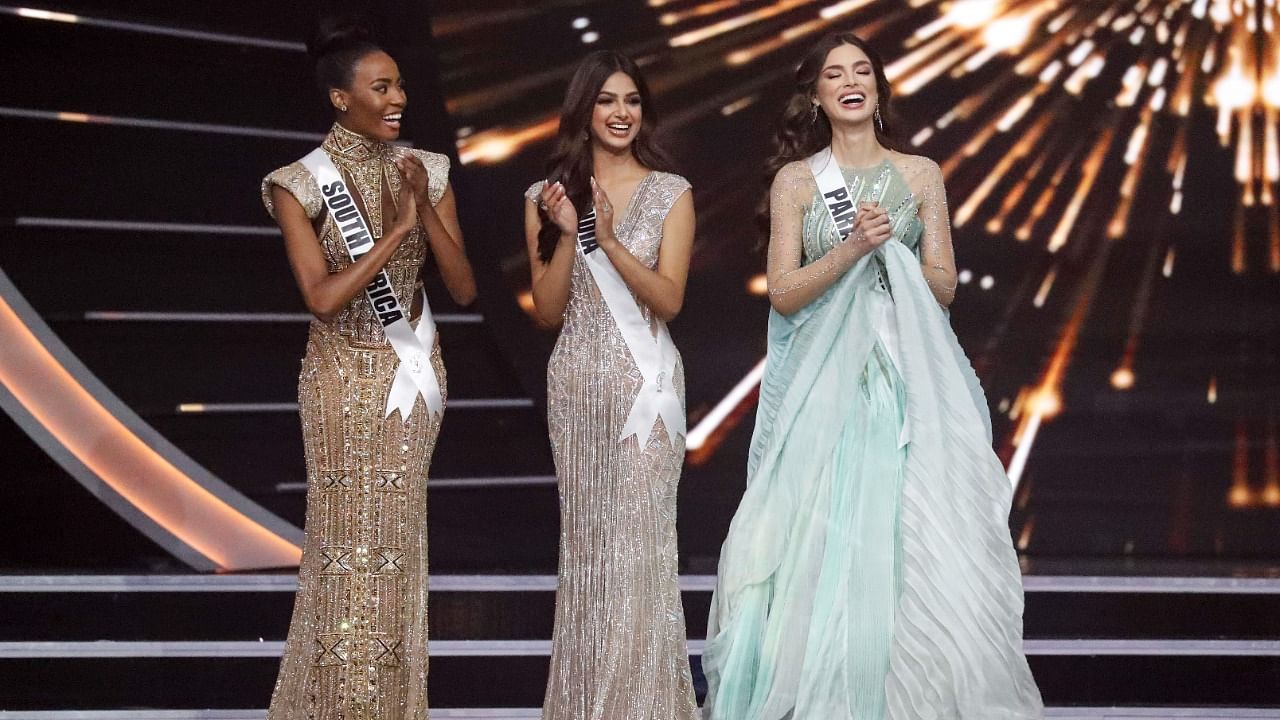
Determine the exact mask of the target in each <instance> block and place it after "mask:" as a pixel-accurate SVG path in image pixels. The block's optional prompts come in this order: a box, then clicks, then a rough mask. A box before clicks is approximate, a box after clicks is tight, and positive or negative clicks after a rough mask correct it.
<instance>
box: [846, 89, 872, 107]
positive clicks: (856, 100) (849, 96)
mask: <svg viewBox="0 0 1280 720" xmlns="http://www.w3.org/2000/svg"><path fill="white" fill-rule="evenodd" d="M866 102H867V96H866V95H864V94H863V93H860V92H851V93H845V94H844V95H841V96H840V104H841V105H843V106H845V107H847V108H860V107H862V106H863V105H864V104H865V103H866Z"/></svg>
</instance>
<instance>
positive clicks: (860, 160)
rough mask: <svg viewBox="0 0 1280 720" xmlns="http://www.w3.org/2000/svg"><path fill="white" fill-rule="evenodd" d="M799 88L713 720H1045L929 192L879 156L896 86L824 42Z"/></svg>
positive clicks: (706, 661) (781, 184)
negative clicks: (952, 322)
mask: <svg viewBox="0 0 1280 720" xmlns="http://www.w3.org/2000/svg"><path fill="white" fill-rule="evenodd" d="M796 79H797V91H796V93H795V95H794V97H793V98H792V99H791V101H790V103H789V104H788V106H787V110H786V113H785V114H784V120H783V125H782V128H781V130H780V132H779V133H778V137H777V153H776V155H775V157H774V158H773V160H772V161H771V170H774V171H776V175H775V176H774V180H773V187H772V190H771V194H770V202H769V215H770V237H769V255H768V281H769V298H770V302H771V304H772V305H773V310H772V312H771V313H770V317H769V359H768V363H767V366H766V370H765V375H764V378H763V381H762V384H761V388H760V406H759V410H758V414H757V418H756V430H755V436H754V437H753V438H752V446H751V454H750V458H749V461H748V481H747V491H746V494H745V495H744V496H743V499H742V504H741V505H740V506H739V508H738V512H737V514H736V515H735V516H734V519H733V523H732V525H731V526H730V530H729V537H728V539H727V540H726V542H725V544H724V548H723V550H722V552H721V556H720V573H719V578H718V584H717V589H716V593H715V597H714V600H713V602H712V610H711V617H710V620H709V627H708V631H707V632H708V641H707V648H706V651H705V653H704V655H703V668H704V669H705V671H706V674H707V680H708V685H709V694H708V697H707V702H706V707H705V709H704V714H705V716H706V717H707V718H714V719H716V720H720V719H724V720H780V719H781V718H787V719H788V720H842V719H846V720H853V719H856V720H881V719H885V718H887V719H891V720H908V719H910V720H916V719H918V718H939V719H941V718H966V719H970V718H971V719H973V720H1003V719H1011V718H1038V717H1041V715H1042V708H1041V701H1040V695H1039V691H1038V690H1037V689H1036V686H1035V683H1034V681H1033V680H1032V677H1031V673H1030V671H1029V669H1028V667H1027V663H1026V660H1025V658H1024V657H1023V654H1022V618H1021V613H1022V585H1021V577H1020V575H1019V572H1018V565H1017V559H1016V556H1015V554H1014V552H1013V548H1012V545H1011V543H1010V538H1009V530H1008V521H1007V513H1008V508H1009V501H1010V487H1009V482H1008V480H1007V479H1006V477H1005V474H1004V472H1003V468H1002V467H1001V466H1000V463H999V461H998V460H997V458H996V456H995V454H994V453H993V452H992V450H991V444H990V443H991V440H990V425H989V422H990V421H989V418H988V416H987V410H986V404H985V400H983V398H982V394H981V389H980V388H979V387H978V384H977V378H976V377H975V376H974V374H973V371H972V369H971V368H970V367H969V364H968V362H967V361H966V360H965V359H964V355H963V353H962V351H961V350H960V347H959V345H958V344H957V342H956V340H955V336H954V334H953V333H952V332H951V329H950V326H949V324H948V322H947V317H946V311H945V309H944V308H945V307H946V306H947V305H948V304H950V302H951V300H952V298H953V296H954V294H955V288H956V279H955V278H956V270H955V262H954V259H953V257H952V252H951V234H950V230H949V227H948V219H947V208H946V195H945V190H944V189H943V185H942V173H941V171H940V170H939V168H938V166H937V165H936V164H935V163H933V162H932V161H930V160H927V159H925V158H922V157H916V156H910V155H906V154H903V153H900V152H897V151H895V150H893V149H892V147H893V145H892V143H891V141H890V139H889V135H888V128H889V124H888V123H889V100H890V89H889V84H888V80H887V79H886V78H885V74H884V69H883V65H882V63H881V61H880V59H879V58H878V57H877V56H876V54H875V53H874V52H873V51H872V50H871V49H870V48H869V47H868V46H867V45H866V44H865V43H864V42H863V41H862V40H860V39H859V38H857V37H856V36H854V35H849V34H842V35H831V36H828V37H826V38H824V39H823V40H822V41H821V42H819V43H818V45H817V46H816V47H814V48H813V50H811V51H810V52H809V54H808V55H807V56H806V57H805V59H804V60H803V62H802V63H801V65H800V67H799V69H798V70H797V75H796ZM837 223H838V224H837ZM837 228H840V230H839V231H838V230H837ZM841 235H843V237H841Z"/></svg>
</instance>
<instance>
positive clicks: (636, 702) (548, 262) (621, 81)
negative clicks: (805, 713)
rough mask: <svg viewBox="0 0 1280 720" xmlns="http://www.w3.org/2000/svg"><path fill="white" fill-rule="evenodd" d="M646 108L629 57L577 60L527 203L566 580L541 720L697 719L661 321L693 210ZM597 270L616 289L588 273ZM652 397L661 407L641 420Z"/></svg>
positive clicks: (673, 401)
mask: <svg viewBox="0 0 1280 720" xmlns="http://www.w3.org/2000/svg"><path fill="white" fill-rule="evenodd" d="M648 101H649V98H648V92H647V90H646V88H645V85H644V81H643V79H642V78H641V76H640V74H639V71H638V69H637V68H636V66H635V64H634V63H632V62H631V61H630V60H629V59H627V58H626V57H624V56H621V55H618V54H616V53H609V52H598V53H593V54H592V55H590V56H588V57H587V58H586V59H585V60H584V61H583V62H582V64H581V65H579V67H578V70H577V72H576V73H575V75H574V77H573V79H572V81H571V82H570V84H569V89H568V93H567V96H566V98H565V101H564V106H563V110H562V113H561V118H560V137H559V148H558V150H557V151H556V153H555V154H554V155H553V156H552V158H551V160H550V162H549V163H548V168H549V171H550V172H549V179H550V180H551V182H550V184H548V183H546V182H540V183H537V184H535V185H534V186H533V187H531V188H529V191H528V193H527V194H526V198H527V200H528V202H527V203H526V210H525V234H526V239H527V243H528V250H529V259H530V264H531V266H532V273H533V298H534V303H535V306H536V310H537V317H538V319H539V320H540V321H541V322H542V323H543V324H545V325H547V326H549V327H559V328H560V336H559V339H558V341H557V342H556V347H555V350H554V352H553V353H552V356H551V360H550V363H549V366H548V368H547V420H548V426H549V428H550V432H551V445H552V451H553V455H554V458H555V464H556V474H557V476H558V480H559V488H560V572H559V583H558V588H557V593H556V616H555V630H554V640H553V647H552V657H551V670H550V677H549V680H548V683H547V693H546V699H545V702H544V705H543V711H542V712H543V718H544V719H545V720H691V719H692V718H694V717H696V714H697V705H696V703H695V701H694V696H693V687H692V682H691V680H690V672H689V660H688V651H687V647H686V638H685V624H684V613H683V610H682V608H681V605H680V588H679V583H678V580H679V577H678V568H677V562H676V486H677V484H678V482H679V479H680V470H681V466H682V461H683V459H684V437H683V435H684V371H683V367H682V366H681V365H680V360H679V354H678V353H676V352H675V349H674V346H672V345H671V344H670V337H669V336H668V335H667V331H666V326H665V322H666V321H669V320H671V319H672V318H674V317H675V315H676V314H677V313H678V312H679V310H680V307H681V304H682V303H683V298H684V287H685V279H686V277H687V275H688V267H689V256H690V253H691V250H692V243H693V230H694V214H693V200H692V198H691V197H690V193H689V192H688V191H689V183H688V182H686V181H685V179H684V178H682V177H680V176H679V175H674V174H671V173H669V172H664V169H665V168H666V167H667V163H666V162H665V160H664V159H663V157H662V155H661V154H660V153H659V152H658V150H657V148H656V147H655V146H654V144H653V141H652V139H651V136H652V132H653V125H654V122H655V118H654V115H653V111H652V108H650V107H649V105H648ZM615 198H616V199H617V200H619V201H620V203H619V204H618V205H616V206H615V205H614V204H613V203H612V199H615ZM628 198H630V200H627V199H628ZM615 207H616V209H617V211H618V212H617V214H615V212H614V210H615ZM589 212H594V213H595V218H596V219H595V221H594V223H591V222H590V217H589V215H588V213H589ZM579 218H583V219H584V224H585V227H584V228H582V230H584V234H583V235H582V236H581V238H580V237H577V236H576V235H577V233H578V232H579V230H580V228H579V224H578V221H579ZM580 241H581V243H580ZM580 244H581V245H582V249H581V250H580V249H579V246H580ZM602 259H606V262H607V264H609V265H611V266H612V268H613V269H614V270H615V271H616V275H614V276H612V277H613V281H614V282H613V284H611V285H610V284H609V283H608V282H604V280H605V279H607V278H602V276H600V275H596V274H595V273H596V272H598V268H599V264H600V263H601V261H602ZM606 286H607V287H611V288H612V289H613V291H614V292H613V295H612V297H608V293H605V292H603V290H604V288H606ZM628 319H629V320H630V322H628V321H627V320H628ZM629 332H630V334H628V333H629ZM632 343H636V344H637V347H638V346H643V345H645V344H646V343H649V344H650V348H649V349H654V348H655V347H657V346H659V345H661V346H662V347H664V348H665V349H666V350H665V354H663V355H662V357H663V362H662V363H661V364H660V365H653V364H652V363H648V364H643V365H642V364H641V363H638V362H637V358H638V357H644V353H643V352H641V353H640V355H636V348H634V347H632ZM646 388H647V389H646ZM664 392H665V393H666V395H665V396H663V395H662V393H664ZM646 393H650V394H649V395H647V396H646V397H647V398H648V399H647V400H646V401H645V402H649V401H654V402H655V403H656V407H659V408H661V412H660V413H657V414H656V415H655V413H654V412H648V413H647V414H646V413H645V412H642V409H643V407H645V403H644V402H638V396H642V395H645V394H646ZM664 402H665V404H664Z"/></svg>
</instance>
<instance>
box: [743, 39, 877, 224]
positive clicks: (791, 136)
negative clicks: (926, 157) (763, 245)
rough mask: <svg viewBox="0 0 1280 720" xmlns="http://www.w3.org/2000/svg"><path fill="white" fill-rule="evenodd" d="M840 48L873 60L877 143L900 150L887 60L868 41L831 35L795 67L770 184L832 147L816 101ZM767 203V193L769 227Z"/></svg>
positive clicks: (828, 127)
mask: <svg viewBox="0 0 1280 720" xmlns="http://www.w3.org/2000/svg"><path fill="white" fill-rule="evenodd" d="M841 45H853V46H854V47H856V48H858V49H860V50H862V52H864V53H866V54H867V58H868V59H869V60H871V69H872V72H874V74H875V78H876V95H877V96H878V99H879V103H880V105H879V107H880V122H875V121H872V127H874V128H875V133H876V140H877V141H878V142H879V143H880V145H881V146H883V147H886V148H888V149H890V150H900V149H901V148H899V147H898V143H897V142H896V141H895V140H894V138H893V129H894V125H895V119H894V115H893V103H892V100H893V90H892V89H891V88H890V87H889V78H888V77H887V76H886V75H885V74H884V61H883V60H881V59H880V54H879V53H877V52H876V51H875V50H873V49H872V48H871V46H870V45H868V44H867V41H865V40H863V39H862V38H860V37H858V36H857V35H854V34H853V33H828V34H827V35H825V36H823V38H822V39H821V40H819V41H818V42H817V44H816V45H814V46H813V47H812V48H811V49H810V50H809V52H808V53H806V54H805V56H804V59H803V60H801V61H800V66H799V67H797V68H796V81H795V82H796V84H795V91H794V92H793V93H792V94H791V97H790V98H789V99H788V100H787V105H786V108H785V109H784V110H783V111H782V119H781V120H780V121H779V123H778V130H777V132H776V133H775V134H774V137H773V154H772V155H771V156H770V157H769V160H768V161H767V162H766V163H765V172H766V182H770V183H771V182H772V181H773V176H774V175H776V174H777V173H778V171H779V170H781V169H782V166H783V165H786V164H787V163H789V162H792V161H794V160H802V159H804V158H807V157H809V156H810V155H813V154H814V153H816V152H818V151H819V150H821V149H823V148H825V147H827V146H828V145H830V144H831V121H830V120H828V119H827V114H826V113H825V112H823V111H822V110H821V109H819V110H818V113H817V117H816V118H815V117H814V112H813V100H814V98H815V97H816V95H817V93H818V76H819V75H820V74H821V73H822V68H823V67H825V66H826V61H827V55H828V54H829V53H830V52H831V51H832V50H835V49H836V48H838V47H840V46H841ZM881 123H883V127H882V126H881ZM768 202H769V200H768V195H767V193H766V196H765V200H764V207H763V211H762V213H763V216H764V218H763V219H764V221H765V224H766V227H767V222H768V212H769V207H768Z"/></svg>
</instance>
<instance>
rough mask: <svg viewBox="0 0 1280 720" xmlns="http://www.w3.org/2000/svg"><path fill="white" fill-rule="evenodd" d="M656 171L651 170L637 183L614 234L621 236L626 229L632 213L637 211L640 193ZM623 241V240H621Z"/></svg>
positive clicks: (614, 226)
mask: <svg viewBox="0 0 1280 720" xmlns="http://www.w3.org/2000/svg"><path fill="white" fill-rule="evenodd" d="M653 175H654V171H653V170H650V171H649V173H648V174H647V175H645V176H644V177H642V178H640V182H638V183H636V189H635V190H632V191H631V197H629V198H627V206H626V209H625V210H623V211H622V214H621V215H619V216H618V221H617V222H615V223H614V224H613V230H614V232H618V233H619V234H621V233H620V231H621V230H622V228H624V227H626V225H627V222H628V221H629V220H630V219H631V212H632V210H634V209H635V205H636V200H638V199H639V198H640V191H641V190H643V189H644V185H645V183H647V182H649V178H651V177H653ZM619 239H621V238H619Z"/></svg>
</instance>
